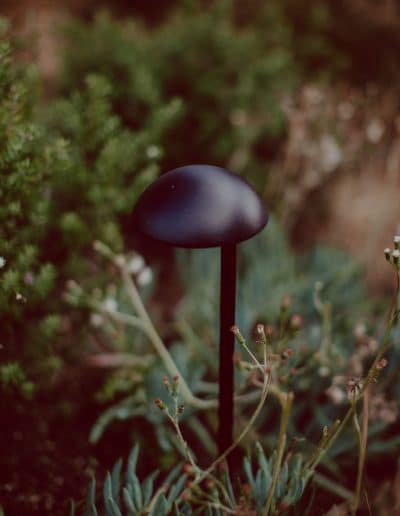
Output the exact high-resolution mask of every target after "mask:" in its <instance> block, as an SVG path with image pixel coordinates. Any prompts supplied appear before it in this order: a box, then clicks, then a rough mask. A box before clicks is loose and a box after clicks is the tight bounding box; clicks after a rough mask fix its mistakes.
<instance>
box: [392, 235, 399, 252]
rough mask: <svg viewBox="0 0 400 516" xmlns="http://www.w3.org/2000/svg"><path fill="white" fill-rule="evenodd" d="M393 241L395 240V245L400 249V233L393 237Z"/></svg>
mask: <svg viewBox="0 0 400 516" xmlns="http://www.w3.org/2000/svg"><path fill="white" fill-rule="evenodd" d="M393 242H394V247H395V248H396V249H400V235H396V236H395V237H394V238H393Z"/></svg>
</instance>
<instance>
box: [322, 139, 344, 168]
mask: <svg viewBox="0 0 400 516" xmlns="http://www.w3.org/2000/svg"><path fill="white" fill-rule="evenodd" d="M320 153H321V156H320V165H321V168H322V171H323V172H325V173H327V174H329V173H330V172H333V171H334V170H335V169H336V168H337V167H338V166H339V165H340V163H341V162H342V159H343V153H342V150H341V148H340V147H339V145H338V143H337V142H336V140H335V138H334V137H333V136H331V135H329V134H325V135H324V136H322V138H321V142H320Z"/></svg>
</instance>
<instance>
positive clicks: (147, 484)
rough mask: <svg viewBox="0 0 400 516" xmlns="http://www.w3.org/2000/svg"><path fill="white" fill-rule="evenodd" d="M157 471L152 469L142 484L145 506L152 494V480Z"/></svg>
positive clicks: (155, 476)
mask: <svg viewBox="0 0 400 516" xmlns="http://www.w3.org/2000/svg"><path fill="white" fill-rule="evenodd" d="M158 474H159V471H158V470H157V471H153V472H152V473H151V474H150V475H149V476H148V477H147V478H146V479H145V480H144V481H143V484H142V493H143V505H144V506H146V505H148V503H149V502H150V500H151V497H152V495H153V487H154V480H155V479H156V478H157V476H158Z"/></svg>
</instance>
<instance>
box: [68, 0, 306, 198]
mask: <svg viewBox="0 0 400 516" xmlns="http://www.w3.org/2000/svg"><path fill="white" fill-rule="evenodd" d="M230 4H231V2H221V3H217V4H216V5H215V6H214V7H213V8H210V9H206V10H203V9H200V8H195V7H193V6H192V7H185V6H181V7H180V8H178V9H176V10H174V11H173V12H172V13H171V15H170V16H169V18H168V19H167V20H166V21H165V22H164V23H163V24H162V25H160V26H158V27H157V28H155V29H152V30H148V29H145V28H144V27H142V26H141V25H140V24H138V23H137V22H133V21H132V20H129V21H128V22H118V21H115V20H112V19H111V18H110V17H109V16H108V15H106V14H104V13H103V14H100V15H97V16H96V18H95V20H94V22H93V23H92V24H91V25H87V24H85V23H82V22H80V21H77V20H76V21H74V22H73V23H72V24H70V25H69V26H68V28H67V31H66V35H67V47H66V48H67V54H66V60H65V63H66V64H65V71H64V75H63V78H64V80H63V82H62V86H63V91H69V90H71V89H73V88H76V87H77V85H80V84H81V82H82V77H84V76H85V74H87V73H101V74H102V75H104V76H105V77H107V78H108V80H109V81H110V84H111V85H112V96H111V98H112V103H113V106H115V109H116V110H117V112H118V113H120V115H121V117H122V119H123V120H124V121H125V122H126V123H127V124H128V125H129V126H130V127H133V128H137V127H141V124H142V120H143V117H146V115H147V114H148V113H149V112H151V111H152V110H153V109H154V108H155V107H156V106H158V105H159V104H160V103H166V102H169V100H170V99H171V98H174V97H178V98H179V99H180V100H181V102H182V104H183V108H184V116H182V117H181V118H180V120H179V121H178V123H177V124H174V126H172V127H171V128H170V129H169V130H168V131H166V133H165V135H164V136H163V139H162V142H163V145H164V147H165V148H166V149H167V152H166V153H165V156H164V158H163V159H162V162H161V163H162V168H163V169H168V168H172V167H174V166H177V165H178V164H179V165H181V164H182V163H192V162H195V163H196V162H210V163H215V164H222V165H225V166H226V165H228V164H230V165H231V166H232V167H233V168H234V170H235V171H237V172H239V173H244V174H246V175H247V176H248V177H249V178H250V179H251V180H253V181H254V182H255V183H257V184H258V186H259V187H260V188H262V187H263V185H264V184H265V174H266V161H268V159H269V157H270V156H271V153H272V154H274V149H275V147H276V142H277V141H279V140H280V139H281V138H282V136H283V135H284V131H285V117H284V113H283V110H282V106H281V104H282V100H283V98H284V97H285V95H286V94H287V92H289V91H291V89H292V88H293V85H294V84H295V82H296V79H297V77H298V73H297V66H296V63H295V62H294V61H293V59H292V54H291V51H290V48H289V33H288V30H287V27H286V26H285V21H284V19H283V18H282V15H281V12H280V8H279V6H278V5H277V4H275V3H273V4H268V6H265V7H263V8H262V9H261V13H259V14H258V15H257V17H256V19H257V25H256V27H250V26H244V27H239V26H238V25H237V23H236V22H235V16H234V14H233V13H232V6H231V5H230ZM78 49H79V50H78Z"/></svg>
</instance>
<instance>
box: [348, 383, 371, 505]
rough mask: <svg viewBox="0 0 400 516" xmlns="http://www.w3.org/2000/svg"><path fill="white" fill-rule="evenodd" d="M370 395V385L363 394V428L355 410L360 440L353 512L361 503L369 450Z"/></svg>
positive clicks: (355, 421) (355, 422)
mask: <svg viewBox="0 0 400 516" xmlns="http://www.w3.org/2000/svg"><path fill="white" fill-rule="evenodd" d="M369 397H370V386H369V387H368V388H367V389H366V390H365V393H364V396H363V414H362V422H361V428H360V425H359V422H358V417H357V412H356V411H355V412H354V424H355V427H356V430H357V435H358V442H359V453H358V468H357V483H356V489H355V494H354V500H353V503H352V514H353V515H355V514H356V513H357V509H358V506H359V504H360V496H361V486H362V478H363V472H364V464H365V457H366V450H367V439H368V410H369Z"/></svg>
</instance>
